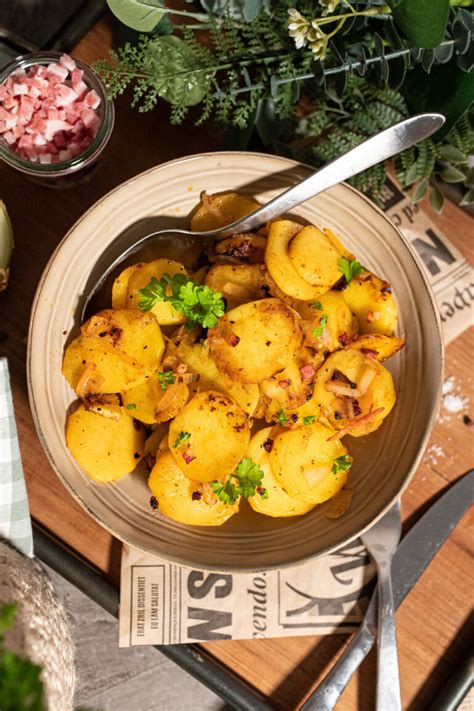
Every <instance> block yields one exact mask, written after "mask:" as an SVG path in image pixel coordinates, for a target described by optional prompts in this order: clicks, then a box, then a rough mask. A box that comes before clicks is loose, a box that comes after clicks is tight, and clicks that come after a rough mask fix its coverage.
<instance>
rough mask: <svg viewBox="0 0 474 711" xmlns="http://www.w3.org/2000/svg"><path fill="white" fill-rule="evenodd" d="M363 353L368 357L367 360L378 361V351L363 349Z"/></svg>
mask: <svg viewBox="0 0 474 711" xmlns="http://www.w3.org/2000/svg"><path fill="white" fill-rule="evenodd" d="M360 350H361V352H362V353H363V354H364V355H365V356H367V358H372V360H377V357H378V354H379V352H378V351H374V350H373V349H372V348H361V349H360Z"/></svg>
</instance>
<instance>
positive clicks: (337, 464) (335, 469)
mask: <svg viewBox="0 0 474 711" xmlns="http://www.w3.org/2000/svg"><path fill="white" fill-rule="evenodd" d="M351 466H352V457H350V456H349V455H348V454H343V455H342V456H341V457H337V459H335V460H334V461H333V463H332V473H333V474H338V473H339V472H346V471H347V470H348V469H350V468H351Z"/></svg>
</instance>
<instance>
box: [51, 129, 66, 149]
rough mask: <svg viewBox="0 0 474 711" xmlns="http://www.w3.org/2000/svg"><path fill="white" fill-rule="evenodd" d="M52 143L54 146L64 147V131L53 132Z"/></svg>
mask: <svg viewBox="0 0 474 711" xmlns="http://www.w3.org/2000/svg"><path fill="white" fill-rule="evenodd" d="M53 143H54V145H55V146H56V148H66V146H67V141H66V138H65V137H64V133H63V132H62V131H58V132H57V133H55V134H54V138H53Z"/></svg>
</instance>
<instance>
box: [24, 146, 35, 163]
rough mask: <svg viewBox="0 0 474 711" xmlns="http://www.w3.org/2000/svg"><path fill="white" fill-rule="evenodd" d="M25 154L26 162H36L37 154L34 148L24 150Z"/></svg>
mask: <svg viewBox="0 0 474 711" xmlns="http://www.w3.org/2000/svg"><path fill="white" fill-rule="evenodd" d="M25 153H26V155H27V156H28V160H30V161H31V162H32V163H37V162H38V153H37V152H36V150H35V149H34V148H25Z"/></svg>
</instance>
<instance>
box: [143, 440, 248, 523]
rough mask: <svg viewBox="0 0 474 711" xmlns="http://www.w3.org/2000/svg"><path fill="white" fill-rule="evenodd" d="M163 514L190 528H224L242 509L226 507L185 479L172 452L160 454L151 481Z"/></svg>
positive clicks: (149, 480) (152, 489) (203, 487)
mask: <svg viewBox="0 0 474 711" xmlns="http://www.w3.org/2000/svg"><path fill="white" fill-rule="evenodd" d="M148 486H149V487H150V489H151V491H152V494H153V496H155V498H156V500H157V501H158V507H159V510H160V511H161V513H163V514H164V515H165V516H168V518H171V519H173V521H178V522H179V523H185V524H187V525H189V526H220V525H222V524H223V523H225V521H227V519H229V518H230V517H231V516H233V515H234V514H235V513H236V512H237V511H238V510H239V504H238V502H236V503H235V504H233V505H229V504H224V503H222V501H219V499H218V498H217V496H215V495H213V494H212V493H211V492H209V491H207V490H206V489H209V485H204V486H203V485H202V484H199V483H198V482H195V481H191V479H188V478H187V477H185V476H184V474H183V472H182V471H181V469H180V467H178V465H177V464H176V462H175V460H174V459H173V456H172V454H171V452H170V451H167V452H163V453H162V454H160V455H159V456H158V457H157V459H156V463H155V465H154V467H153V470H152V472H151V474H150V477H149V479H148Z"/></svg>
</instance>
